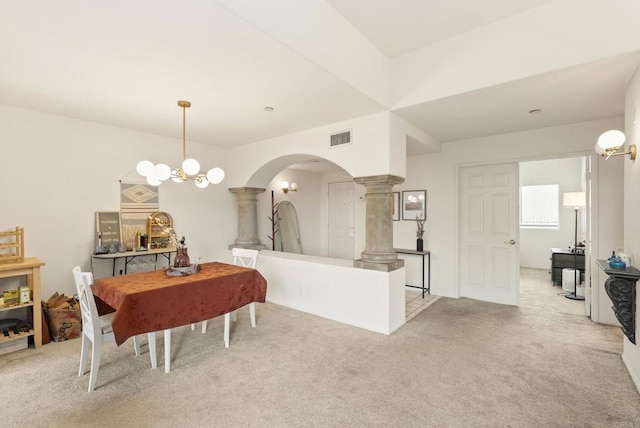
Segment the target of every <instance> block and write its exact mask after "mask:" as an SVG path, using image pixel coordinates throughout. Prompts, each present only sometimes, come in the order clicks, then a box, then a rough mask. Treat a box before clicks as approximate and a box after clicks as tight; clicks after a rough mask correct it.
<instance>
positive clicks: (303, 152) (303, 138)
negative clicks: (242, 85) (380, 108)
mask: <svg viewBox="0 0 640 428" xmlns="http://www.w3.org/2000/svg"><path fill="white" fill-rule="evenodd" d="M403 127H406V130H405V131H406V132H405V133H404V134H402V132H401V130H402V129H403ZM347 130H351V132H352V143H351V144H345V145H341V146H336V147H330V145H329V141H330V135H331V134H334V133H336V132H343V131H347ZM413 131H415V127H412V126H410V125H409V124H408V123H407V122H406V121H404V120H403V119H401V118H399V117H398V116H397V115H396V114H394V113H391V112H383V113H377V114H372V115H368V116H362V117H358V118H355V119H352V120H348V121H344V122H339V123H333V124H331V125H326V126H322V127H318V128H314V129H309V130H306V131H302V132H297V133H294V134H289V135H285V136H282V137H277V138H272V139H268V140H263V141H259V142H256V143H252V144H246V145H243V146H240V147H236V148H233V149H231V150H230V151H229V173H228V180H229V181H228V183H229V186H230V187H241V186H252V187H264V186H265V185H266V183H268V182H269V181H270V180H271V179H272V177H273V176H274V175H275V174H276V173H278V172H279V171H281V170H282V169H284V168H286V167H288V166H290V165H291V164H293V163H296V162H299V161H301V160H305V159H309V158H312V157H321V158H324V159H327V160H329V161H331V162H333V163H335V164H336V165H338V166H340V167H341V168H342V169H344V170H345V171H347V172H348V173H349V174H350V175H351V176H353V177H367V176H374V175H381V174H393V175H398V176H401V177H403V176H404V175H405V171H406V156H405V153H406V152H405V150H406V145H405V142H406V136H407V135H412V136H413V135H414V134H410V133H412V132H413ZM401 135H402V136H401ZM421 137H424V138H426V134H424V133H422V135H421ZM426 143H427V144H431V143H433V141H431V140H429V141H426ZM434 144H435V143H434ZM398 153H400V155H398Z"/></svg>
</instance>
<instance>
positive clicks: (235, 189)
mask: <svg viewBox="0 0 640 428" xmlns="http://www.w3.org/2000/svg"><path fill="white" fill-rule="evenodd" d="M265 190H267V189H261V188H259V187H230V188H229V191H230V192H231V193H236V194H240V193H249V194H252V195H257V194H258V193H262V192H264V191H265Z"/></svg>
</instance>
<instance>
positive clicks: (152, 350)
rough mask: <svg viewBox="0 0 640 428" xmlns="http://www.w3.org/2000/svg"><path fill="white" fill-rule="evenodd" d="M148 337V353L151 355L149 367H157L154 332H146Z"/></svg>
mask: <svg viewBox="0 0 640 428" xmlns="http://www.w3.org/2000/svg"><path fill="white" fill-rule="evenodd" d="M147 337H148V338H149V355H150V356H151V368H152V369H157V368H158V356H157V353H156V332H155V331H154V332H152V333H149V334H147Z"/></svg>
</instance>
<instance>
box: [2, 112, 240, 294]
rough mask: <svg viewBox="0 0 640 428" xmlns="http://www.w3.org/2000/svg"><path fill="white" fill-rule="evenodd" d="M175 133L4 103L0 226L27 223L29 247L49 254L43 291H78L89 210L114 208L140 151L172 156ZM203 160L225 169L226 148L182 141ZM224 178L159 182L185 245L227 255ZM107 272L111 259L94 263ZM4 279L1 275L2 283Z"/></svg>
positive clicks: (152, 156) (173, 160)
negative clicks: (205, 182)
mask: <svg viewBox="0 0 640 428" xmlns="http://www.w3.org/2000/svg"><path fill="white" fill-rule="evenodd" d="M181 144H182V141H181V140H179V139H171V138H166V137H160V136H157V135H151V134H146V133H142V132H136V131H132V130H128V129H122V128H116V127H112V126H107V125H101V124H97V123H91V122H85V121H81V120H75V119H69V118H65V117H61V116H54V115H49V114H44V113H39V112H35V111H31V110H25V109H21V108H16V107H10V106H6V105H0V153H1V156H2V158H1V163H2V167H1V168H0V195H1V196H2V197H1V199H0V230H9V229H12V228H14V227H15V226H21V227H24V229H25V252H26V255H27V256H29V257H38V258H40V259H41V260H42V261H44V262H45V263H46V265H45V266H44V267H43V268H42V296H43V298H45V299H46V298H48V297H49V296H51V295H52V294H53V293H54V292H55V291H57V292H60V293H65V294H68V295H73V294H75V285H74V283H73V280H72V276H71V269H72V268H73V267H74V266H76V265H80V266H81V268H83V269H89V267H90V260H91V258H90V254H91V252H92V251H93V248H94V245H95V243H94V230H95V212H96V211H119V210H120V183H119V180H120V179H125V181H126V180H127V179H137V177H136V176H137V174H136V173H135V165H136V163H137V162H138V161H139V160H141V159H145V158H146V159H149V160H152V161H154V162H159V161H164V162H166V163H168V164H169V165H177V164H178V163H179V162H180V161H181ZM187 148H188V151H189V154H190V155H191V156H193V157H195V158H197V159H198V160H200V162H201V164H202V165H203V167H206V166H209V165H211V166H213V165H214V164H215V165H220V166H221V167H222V168H224V169H227V165H226V151H224V150H219V149H215V148H212V147H209V146H204V145H201V144H197V143H193V142H187ZM227 187H228V186H227V183H226V180H225V181H223V182H222V183H221V184H220V185H217V186H209V188H207V189H197V188H196V187H195V186H194V185H193V183H182V184H176V183H173V182H170V183H165V184H163V185H161V186H160V188H159V198H160V210H161V211H166V212H168V213H170V214H171V215H172V216H173V219H174V221H175V228H176V230H177V232H178V233H179V234H182V235H186V238H187V244H188V246H189V253H190V255H191V256H194V257H201V259H202V261H203V262H204V261H210V260H224V259H226V258H227V257H228V256H229V254H228V253H229V251H228V249H227V246H228V245H229V244H230V243H232V242H233V241H234V240H235V238H236V232H237V231H236V228H235V226H234V227H229V225H235V224H236V222H237V220H236V219H237V214H236V203H235V198H234V195H232V194H231V193H230V192H229V191H228V190H227ZM100 263H107V262H96V263H94V265H95V266H96V268H97V269H101V268H102V270H103V272H110V268H111V267H110V265H108V267H106V268H105V266H104V265H103V266H98V264H100ZM0 287H2V284H1V283H0Z"/></svg>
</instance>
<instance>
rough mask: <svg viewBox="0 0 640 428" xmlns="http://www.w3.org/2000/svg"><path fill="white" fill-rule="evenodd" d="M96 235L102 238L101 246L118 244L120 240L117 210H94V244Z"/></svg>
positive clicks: (120, 232)
mask: <svg viewBox="0 0 640 428" xmlns="http://www.w3.org/2000/svg"><path fill="white" fill-rule="evenodd" d="M98 236H100V239H102V246H103V247H108V246H109V245H110V244H114V245H115V246H116V247H117V246H118V244H119V243H120V242H121V240H122V238H121V236H122V230H121V229H120V212H119V211H97V212H96V245H97V244H98V242H97V239H98Z"/></svg>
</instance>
